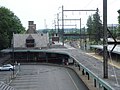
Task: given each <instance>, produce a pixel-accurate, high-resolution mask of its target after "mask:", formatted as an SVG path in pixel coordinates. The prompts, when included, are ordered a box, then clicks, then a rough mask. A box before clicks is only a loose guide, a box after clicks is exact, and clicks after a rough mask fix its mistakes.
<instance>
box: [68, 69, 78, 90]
mask: <svg viewBox="0 0 120 90" xmlns="http://www.w3.org/2000/svg"><path fill="white" fill-rule="evenodd" d="M66 72H67V74H68V75H69V77H70V79H71V80H72V82H73V84H74V86H75V88H76V89H77V90H79V88H78V87H77V85H76V83H75V82H74V80H73V78H72V77H71V75H70V73H69V72H68V70H66Z"/></svg>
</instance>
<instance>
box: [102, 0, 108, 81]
mask: <svg viewBox="0 0 120 90" xmlns="http://www.w3.org/2000/svg"><path fill="white" fill-rule="evenodd" d="M107 36H108V35H107V0H103V78H105V79H107V78H108V54H107V46H108V43H107Z"/></svg>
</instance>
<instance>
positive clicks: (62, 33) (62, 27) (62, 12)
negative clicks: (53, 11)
mask: <svg viewBox="0 0 120 90" xmlns="http://www.w3.org/2000/svg"><path fill="white" fill-rule="evenodd" d="M63 10H64V9H63V6H62V43H63V46H64V11H63Z"/></svg>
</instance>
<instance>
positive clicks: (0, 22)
mask: <svg viewBox="0 0 120 90" xmlns="http://www.w3.org/2000/svg"><path fill="white" fill-rule="evenodd" d="M24 31H25V28H24V27H23V26H22V24H21V21H20V19H19V18H18V17H17V16H16V15H15V14H14V13H13V12H12V11H10V10H9V9H7V8H5V7H0V49H4V48H8V47H10V45H11V39H12V35H13V33H23V32H24ZM1 37H2V38H1Z"/></svg>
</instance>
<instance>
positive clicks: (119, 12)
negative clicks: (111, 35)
mask: <svg viewBox="0 0 120 90" xmlns="http://www.w3.org/2000/svg"><path fill="white" fill-rule="evenodd" d="M117 12H118V14H119V16H118V23H119V27H118V35H117V36H118V37H119V35H120V9H119V10H118V11H117Z"/></svg>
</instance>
